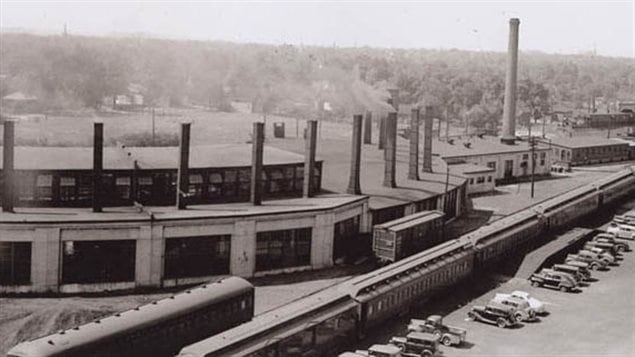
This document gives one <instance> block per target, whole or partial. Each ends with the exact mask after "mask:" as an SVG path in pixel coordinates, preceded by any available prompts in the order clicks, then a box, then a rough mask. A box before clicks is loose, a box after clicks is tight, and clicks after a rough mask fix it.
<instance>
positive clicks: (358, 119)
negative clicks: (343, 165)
mask: <svg viewBox="0 0 635 357" xmlns="http://www.w3.org/2000/svg"><path fill="white" fill-rule="evenodd" d="M361 160H362V116H361V115H353V140H352V147H351V172H350V177H349V180H348V188H347V189H346V192H347V193H349V194H351V195H361V194H362V189H361V185H360V169H361Z"/></svg>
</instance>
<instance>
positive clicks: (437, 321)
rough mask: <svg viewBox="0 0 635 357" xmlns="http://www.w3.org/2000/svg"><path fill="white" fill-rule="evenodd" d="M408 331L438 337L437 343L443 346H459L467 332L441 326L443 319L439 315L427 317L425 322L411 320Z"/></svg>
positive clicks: (461, 329) (457, 328)
mask: <svg viewBox="0 0 635 357" xmlns="http://www.w3.org/2000/svg"><path fill="white" fill-rule="evenodd" d="M408 331H412V332H426V333H431V334H433V335H436V336H438V337H439V341H440V342H441V343H442V344H444V345H445V346H450V345H460V344H461V343H463V341H465V336H466V335H467V330H466V329H463V328H460V327H454V326H448V325H444V324H443V317H441V316H440V315H431V316H428V318H427V319H425V320H419V319H411V320H410V324H409V325H408Z"/></svg>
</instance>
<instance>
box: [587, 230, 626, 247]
mask: <svg viewBox="0 0 635 357" xmlns="http://www.w3.org/2000/svg"><path fill="white" fill-rule="evenodd" d="M592 241H593V242H607V243H613V244H615V245H616V246H617V249H618V251H622V252H630V250H631V246H630V245H628V243H626V242H622V241H621V240H617V239H615V237H614V236H613V235H612V234H609V233H600V234H598V235H596V236H595V237H593V239H592Z"/></svg>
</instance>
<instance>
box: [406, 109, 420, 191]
mask: <svg viewBox="0 0 635 357" xmlns="http://www.w3.org/2000/svg"><path fill="white" fill-rule="evenodd" d="M408 179H410V180H419V108H413V109H412V112H411V113H410V156H409V160H408Z"/></svg>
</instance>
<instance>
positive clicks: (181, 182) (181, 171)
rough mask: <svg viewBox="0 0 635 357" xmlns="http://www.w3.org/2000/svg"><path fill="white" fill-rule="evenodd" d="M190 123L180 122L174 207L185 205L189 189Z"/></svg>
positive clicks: (182, 207) (183, 206)
mask: <svg viewBox="0 0 635 357" xmlns="http://www.w3.org/2000/svg"><path fill="white" fill-rule="evenodd" d="M191 125H192V124H191V123H181V141H180V142H179V167H178V175H177V181H176V208H177V209H185V208H186V207H187V197H186V195H187V193H188V191H189V186H190V184H189V181H190V177H189V173H188V171H189V164H190V127H191Z"/></svg>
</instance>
